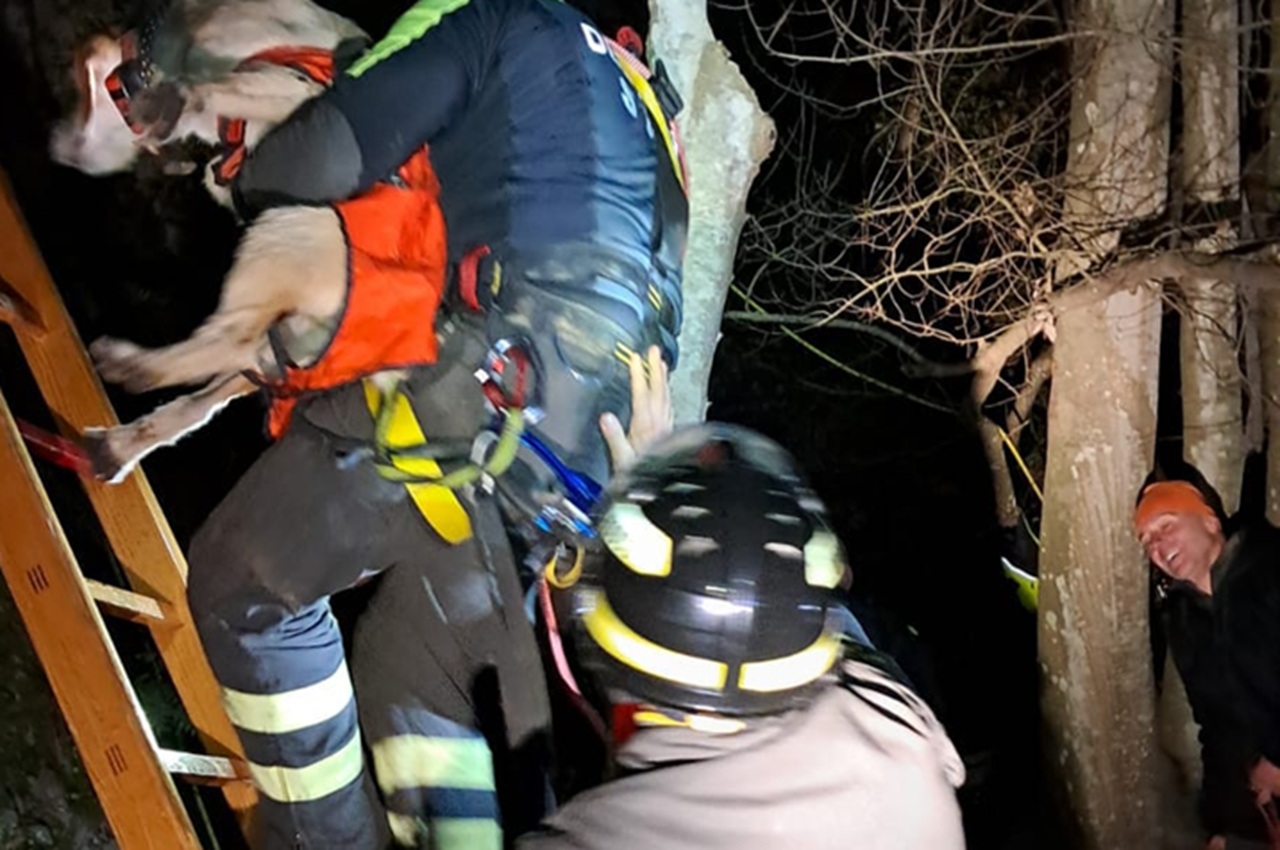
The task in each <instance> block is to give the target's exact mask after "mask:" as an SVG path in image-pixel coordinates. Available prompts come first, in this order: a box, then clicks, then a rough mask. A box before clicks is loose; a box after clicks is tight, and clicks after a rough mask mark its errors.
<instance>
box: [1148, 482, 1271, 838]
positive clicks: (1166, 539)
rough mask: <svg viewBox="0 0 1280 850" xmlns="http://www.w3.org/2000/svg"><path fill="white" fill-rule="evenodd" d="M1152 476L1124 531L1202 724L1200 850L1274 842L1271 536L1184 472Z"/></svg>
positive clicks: (1268, 529) (1264, 526) (1268, 528)
mask: <svg viewBox="0 0 1280 850" xmlns="http://www.w3.org/2000/svg"><path fill="white" fill-rule="evenodd" d="M1161 479H1163V480H1157V477H1156V476H1155V475H1153V476H1152V477H1151V478H1149V479H1148V481H1147V483H1146V484H1145V485H1144V486H1143V488H1142V490H1141V492H1140V493H1139V496H1138V502H1137V505H1136V507H1135V510H1134V516H1133V524H1134V532H1135V533H1136V535H1137V537H1138V540H1139V541H1140V542H1141V543H1142V546H1143V548H1144V549H1145V550H1146V553H1147V556H1148V557H1149V558H1150V559H1151V563H1152V564H1153V565H1154V566H1155V567H1156V569H1157V570H1159V573H1160V578H1161V579H1162V581H1161V582H1160V584H1161V593H1160V597H1161V602H1160V615H1161V620H1162V622H1163V625H1164V631H1165V637H1166V639H1167V641H1168V646H1169V650H1170V652H1171V653H1172V655H1173V660H1174V663H1175V664H1176V665H1177V668H1178V673H1179V675H1181V677H1182V680H1183V682H1184V683H1185V684H1186V688H1187V698H1188V700H1189V701H1190V703H1191V710H1192V713H1193V714H1194V715H1195V719H1196V723H1197V724H1199V726H1200V736H1199V737H1200V748H1201V760H1202V762H1203V765H1204V778H1203V782H1202V785H1201V789H1200V815H1201V821H1202V825H1203V826H1204V828H1205V831H1206V833H1207V835H1208V841H1207V844H1206V847H1207V848H1208V850H1247V848H1258V850H1262V848H1275V847H1280V844H1278V843H1276V836H1277V834H1278V833H1280V831H1277V829H1276V824H1275V821H1274V815H1275V808H1274V804H1273V803H1272V797H1273V796H1274V795H1280V769H1277V767H1276V765H1277V764H1280V532H1277V530H1276V529H1275V528H1273V527H1272V526H1270V525H1269V524H1267V523H1266V522H1264V521H1258V522H1241V521H1240V519H1239V517H1236V518H1233V520H1230V521H1229V520H1227V518H1226V516H1225V514H1224V512H1223V509H1222V503H1221V500H1220V498H1219V497H1218V494H1217V493H1215V492H1214V491H1213V488H1211V487H1210V486H1209V485H1208V484H1207V483H1205V481H1204V479H1203V477H1202V476H1201V475H1200V474H1199V473H1198V472H1197V471H1196V470H1195V469H1194V468H1192V467H1188V468H1187V469H1186V470H1185V473H1183V474H1179V475H1178V476H1177V477H1176V478H1172V479H1165V478H1164V477H1163V476H1161ZM1269 833H1270V834H1269Z"/></svg>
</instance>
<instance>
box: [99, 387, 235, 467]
mask: <svg viewBox="0 0 1280 850" xmlns="http://www.w3.org/2000/svg"><path fill="white" fill-rule="evenodd" d="M256 389H257V386H256V385H255V384H254V383H253V382H252V381H250V380H249V379H248V378H246V377H245V376H244V375H240V374H234V375H230V376H222V377H219V378H215V379H214V380H213V381H211V382H210V383H209V385H208V386H206V387H204V388H203V389H201V390H199V391H197V392H194V393H191V394H190V395H184V396H182V397H180V398H177V399H174V400H173V401H171V402H169V403H168V404H165V405H161V406H160V407H158V408H156V409H155V410H153V411H152V412H151V413H148V414H147V415H146V416H143V417H141V418H140V419H135V420H134V421H132V422H130V423H129V424H128V425H117V426H115V427H114V428H87V429H85V432H84V437H83V442H84V446H85V449H86V451H87V452H88V454H89V459H90V461H91V462H92V464H93V474H94V475H96V476H97V477H98V478H100V479H102V480H103V481H106V482H108V483H110V484H118V483H120V482H121V481H123V480H124V478H125V476H127V475H128V474H129V473H130V472H131V471H133V468H134V467H135V466H137V465H138V462H139V461H141V460H142V459H143V458H144V457H146V456H147V455H149V454H151V453H152V452H153V451H155V450H156V449H158V448H160V447H162V446H171V445H173V444H174V443H176V442H178V440H180V439H181V438H183V437H185V436H186V435H187V434H190V433H191V432H192V431H195V430H198V429H199V428H201V427H203V426H204V424H205V423H207V422H208V421H209V420H210V419H212V418H213V417H214V416H215V415H216V414H217V413H218V411H220V410H222V408H224V407H226V406H227V405H228V404H229V403H231V402H232V401H233V400H234V399H237V398H239V397H240V396H243V395H248V394H249V393H251V392H253V391H254V390H256Z"/></svg>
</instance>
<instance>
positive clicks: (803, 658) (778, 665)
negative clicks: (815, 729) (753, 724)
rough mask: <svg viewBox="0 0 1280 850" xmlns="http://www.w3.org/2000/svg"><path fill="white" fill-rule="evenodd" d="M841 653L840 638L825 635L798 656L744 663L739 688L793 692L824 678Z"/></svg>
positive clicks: (766, 691)
mask: <svg viewBox="0 0 1280 850" xmlns="http://www.w3.org/2000/svg"><path fill="white" fill-rule="evenodd" d="M839 655H840V638H839V637H838V636H836V635H831V634H824V635H822V636H821V637H819V638H818V639H817V640H816V641H814V642H813V643H811V644H810V645H809V646H807V647H805V648H804V649H802V650H800V651H799V652H797V653H795V654H794V655H788V656H786V657H785V658H774V659H771V660H769V661H751V662H748V663H746V664H743V665H742V670H741V672H740V673H739V674H738V687H739V688H741V689H742V690H744V691H754V692H756V693H774V692H776V691H789V690H791V689H792V688H798V687H800V686H801V685H807V684H809V683H810V682H813V681H816V680H817V679H819V678H821V677H822V676H823V675H825V674H826V672H827V671H828V670H830V669H831V668H832V666H833V665H835V663H836V658H838V657H839Z"/></svg>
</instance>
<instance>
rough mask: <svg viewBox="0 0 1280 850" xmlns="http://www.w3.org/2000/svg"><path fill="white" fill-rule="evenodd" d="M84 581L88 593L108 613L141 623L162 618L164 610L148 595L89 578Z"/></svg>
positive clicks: (152, 621)
mask: <svg viewBox="0 0 1280 850" xmlns="http://www.w3.org/2000/svg"><path fill="white" fill-rule="evenodd" d="M84 583H85V584H86V585H87V586H88V588H89V595H90V596H92V597H93V598H94V599H95V600H97V602H98V604H99V605H101V606H102V608H103V609H104V610H105V611H107V612H108V613H110V614H114V615H115V616H117V617H120V618H121V619H124V620H132V621H133V622H135V623H143V624H147V623H154V622H157V621H161V620H164V610H163V609H162V608H161V607H160V603H159V602H157V601H156V600H154V599H152V598H151V597H150V596H143V595H142V594H141V593H134V592H133V591H132V590H125V589H124V588H123V587H115V586H113V585H110V584H103V583H102V582H100V581H94V580H93V579H91V578H87V579H85V580H84Z"/></svg>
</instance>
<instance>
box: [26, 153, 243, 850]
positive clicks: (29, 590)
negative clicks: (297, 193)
mask: <svg viewBox="0 0 1280 850" xmlns="http://www.w3.org/2000/svg"><path fill="white" fill-rule="evenodd" d="M0 321H4V322H6V323H8V324H9V325H10V326H11V327H12V328H13V329H14V332H15V335H16V336H17V339H18V343H19V345H20V346H21V348H22V352H23V354H24V355H25V357H26V360H27V363H28V364H29V366H30V368H31V371H32V374H33V375H34V376H35V379H36V382H37V383H38V384H39V386H40V391H41V392H42V393H43V395H44V399H45V402H46V404H47V405H48V406H49V409H50V410H51V411H52V413H53V415H54V418H55V419H56V420H57V421H58V423H59V427H60V428H63V429H66V430H67V431H68V432H70V433H78V432H79V431H80V430H82V429H83V428H84V427H86V426H90V425H114V424H116V423H117V421H118V420H117V419H116V416H115V413H114V412H113V410H112V408H111V405H110V402H108V401H107V397H106V394H105V393H104V392H103V389H102V384H101V383H100V382H99V381H98V377H97V375H96V373H95V372H94V370H93V367H92V365H91V364H90V362H89V358H88V355H87V354H86V352H85V349H84V346H83V345H82V344H81V342H80V338H79V335H78V334H77V333H76V329H75V327H74V325H72V323H71V320H70V318H69V316H68V315H67V312H66V308H65V306H64V305H63V303H62V299H61V297H60V296H59V295H58V292H57V289H56V288H55V287H54V285H53V281H52V279H51V278H50V276H49V272H48V269H47V268H46V267H45V265H44V261H43V259H42V258H41V256H40V251H39V249H38V248H37V247H36V244H35V241H34V239H33V238H32V236H31V233H30V231H29V229H28V228H27V226H26V223H25V222H24V221H23V218H22V215H21V213H20V211H19V209H18V206H17V203H16V201H15V200H14V196H13V191H12V188H11V186H10V184H9V181H8V179H7V177H6V175H5V174H4V173H3V171H0ZM82 481H83V483H84V487H85V490H86V491H87V493H88V496H89V501H90V502H91V503H92V505H93V508H94V510H95V512H96V513H97V515H98V518H99V520H100V522H101V524H102V528H103V530H104V531H105V533H106V536H107V539H108V541H109V542H110V544H111V547H112V549H113V550H114V551H115V554H116V557H117V558H118V559H119V562H120V564H121V566H122V568H123V570H124V573H125V575H126V577H127V579H128V582H129V585H130V589H125V588H120V587H113V586H110V585H106V584H103V583H101V582H96V581H92V580H89V579H86V578H85V577H84V576H83V574H82V573H81V571H80V568H79V565H78V564H77V563H76V558H75V555H74V554H73V553H72V552H71V549H70V548H69V546H68V544H67V540H66V537H65V536H64V534H63V531H62V526H61V524H60V523H59V521H58V518H57V516H56V515H55V513H54V509H53V506H52V505H51V504H50V502H49V498H48V495H47V494H46V492H45V488H44V485H43V483H42V482H41V480H40V478H39V476H38V474H37V472H36V469H35V466H34V465H33V463H32V460H31V456H30V455H29V454H28V452H27V447H26V445H25V444H24V442H23V440H22V437H21V436H20V434H19V431H18V428H17V423H16V421H15V420H14V418H13V415H12V413H11V411H10V409H9V406H8V404H7V402H6V401H5V399H4V395H3V393H0V571H3V573H4V577H5V580H6V581H7V582H8V584H9V588H10V590H11V592H12V594H13V598H14V601H15V603H16V604H17V607H18V610H19V612H20V613H21V615H22V619H23V622H24V624H25V626H26V629H27V633H28V634H29V635H30V637H31V643H32V644H33V646H34V647H35V650H36V654H37V655H38V656H39V658H40V661H41V664H43V666H44V669H45V673H46V674H47V675H48V678H49V682H50V684H51V685H52V687H53V692H54V695H55V696H56V698H57V700H58V704H59V706H60V707H61V709H62V713H63V715H64V716H65V718H66V721H67V725H68V727H69V728H70V730H71V733H72V735H73V737H74V738H75V742H76V746H77V747H78V748H79V750H80V755H81V757H82V759H83V761H84V765H85V769H86V772H87V773H88V774H89V778H90V780H91V781H92V783H93V786H94V790H95V791H96V793H97V795H98V798H99V800H100V801H101V803H102V808H103V810H104V812H105V813H106V816H107V820H108V822H109V823H110V825H111V829H112V830H113V832H114V833H115V838H116V841H117V843H118V844H119V845H120V847H121V850H142V849H143V848H147V849H148V850H151V849H152V848H154V850H188V848H190V850H199V848H200V846H201V845H200V840H199V838H198V837H197V835H196V832H195V830H194V828H193V827H192V824H191V821H190V818H189V817H188V816H187V812H186V810H185V808H184V806H183V804H182V801H181V799H180V798H179V796H178V793H177V789H176V788H175V787H174V784H173V781H172V779H171V774H172V775H175V776H182V777H185V778H189V779H192V780H194V781H200V782H206V783H209V782H212V783H216V784H218V785H220V786H221V788H222V791H223V793H224V794H225V796H226V799H227V802H228V804H229V805H230V807H231V809H232V810H233V812H235V814H236V816H237V817H238V818H239V820H240V823H241V826H242V827H243V826H245V825H246V824H247V819H248V816H249V814H250V812H251V810H252V808H253V806H254V804H255V802H256V800H257V795H256V792H255V790H254V788H253V785H252V784H251V783H250V781H249V780H248V779H247V771H246V769H245V765H244V758H243V752H242V751H241V749H240V744H239V740H238V739H237V737H236V733H235V730H234V729H233V728H232V726H231V723H230V721H229V720H228V719H227V716H226V713H225V712H224V711H223V708H222V703H221V701H220V698H219V692H218V684H217V681H216V680H215V679H214V677H213V672H212V670H211V669H210V668H209V662H208V660H207V659H206V658H205V655H204V651H203V649H202V648H201V645H200V641H199V637H198V636H197V634H196V631H195V627H194V625H193V623H192V619H191V611H190V609H189V608H188V607H187V601H186V577H187V564H186V560H185V559H184V558H183V556H182V553H181V551H180V550H179V548H178V545H177V543H176V542H175V541H174V538H173V533H172V531H171V530H170V528H169V524H168V522H167V520H166V519H165V517H164V514H163V513H162V511H161V510H160V506H159V504H158V503H157V502H156V498H155V494H154V493H152V491H151V487H150V485H149V484H148V483H147V479H146V477H145V476H144V475H143V473H142V471H141V469H138V470H135V471H134V472H133V473H132V474H131V475H130V476H129V477H128V479H126V480H125V482H124V483H122V484H118V485H112V486H108V485H104V484H101V483H99V482H98V481H95V480H92V479H90V478H89V477H87V476H82ZM99 607H101V609H102V610H103V611H104V612H107V613H110V614H112V615H117V616H124V617H126V618H128V619H131V620H133V621H135V622H139V623H142V624H145V625H146V626H147V627H148V628H149V629H150V631H151V635H152V637H153V638H154V640H155V644H156V647H157V649H158V650H159V653H160V656H161V658H162V659H163V661H164V664H165V666H166V668H167V669H168V672H169V677H170V678H171V679H172V681H173V684H174V686H175V688H176V690H177V692H178V696H179V698H180V699H181V701H182V704H183V706H184V707H185V709H186V712H187V714H188V716H189V717H190V719H191V723H192V725H193V726H194V727H195V729H196V731H197V732H198V733H199V735H200V738H201V741H202V743H203V744H204V746H205V747H206V749H207V751H208V755H196V754H189V753H179V752H175V751H172V750H165V749H162V748H160V747H159V746H158V745H157V743H156V740H155V737H154V735H153V734H152V730H151V726H150V724H149V723H148V721H147V718H146V716H145V715H144V714H143V713H142V709H141V706H140V704H139V702H138V699H137V696H136V694H135V693H134V690H133V686H132V685H131V684H130V682H129V679H128V677H127V675H126V674H125V671H124V668H123V667H122V666H121V664H120V659H119V657H118V655H117V654H116V650H115V646H114V644H113V643H112V640H111V638H110V636H109V634H108V633H107V630H106V628H105V625H104V623H103V620H102V616H101V614H100V613H99Z"/></svg>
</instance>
